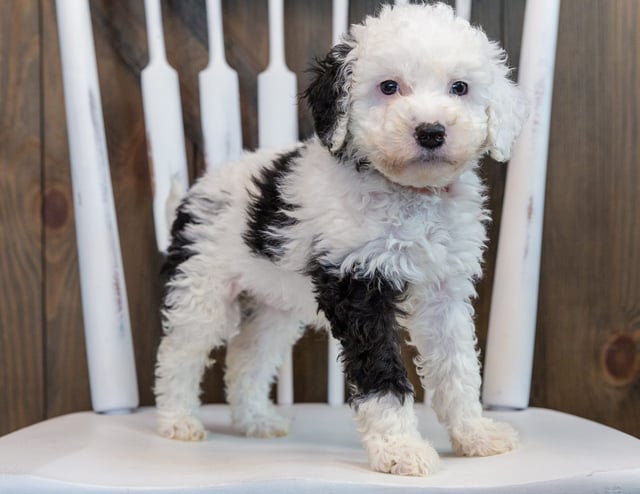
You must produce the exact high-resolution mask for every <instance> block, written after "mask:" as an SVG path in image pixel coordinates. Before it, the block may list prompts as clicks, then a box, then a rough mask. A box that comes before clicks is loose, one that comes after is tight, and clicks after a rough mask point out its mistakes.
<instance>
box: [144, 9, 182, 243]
mask: <svg viewBox="0 0 640 494" xmlns="http://www.w3.org/2000/svg"><path fill="white" fill-rule="evenodd" d="M144 7H145V18H146V24H147V39H148V43H149V64H148V65H147V66H146V67H145V68H144V69H143V70H142V73H141V88H142V104H143V108H144V124H145V128H146V133H147V149H148V156H149V168H150V175H151V177H152V185H153V219H154V224H155V229H156V242H157V244H158V249H159V250H160V252H166V251H167V248H168V246H169V234H170V231H171V224H172V223H173V217H174V214H175V209H176V207H177V205H178V203H179V201H180V199H181V197H182V196H183V195H184V194H185V193H186V191H187V189H188V188H189V173H188V169H187V158H186V151H185V144H184V133H183V128H182V104H181V102H180V86H179V82H178V74H177V72H176V71H175V70H174V69H173V67H171V66H170V65H169V63H168V62H167V57H166V53H165V45H164V35H163V30H162V12H161V9H160V0H145V2H144Z"/></svg>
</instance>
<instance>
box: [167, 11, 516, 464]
mask: <svg viewBox="0 0 640 494" xmlns="http://www.w3.org/2000/svg"><path fill="white" fill-rule="evenodd" d="M505 60H506V56H505V53H504V51H503V50H502V49H501V48H500V47H498V45H496V44H495V43H492V42H490V41H488V40H487V37H486V36H485V34H484V33H483V32H482V31H480V30H479V29H476V28H473V27H471V26H470V25H469V24H468V23H467V22H466V21H464V20H461V19H458V18H456V17H455V15H454V12H453V10H452V9H451V8H449V7H447V6H446V5H441V4H439V5H403V6H396V7H389V6H385V7H383V8H382V10H381V12H380V14H379V15H378V16H377V17H375V18H374V17H369V18H367V19H366V20H365V22H364V23H363V24H361V25H355V26H353V27H352V28H351V31H350V33H349V34H348V35H346V36H345V37H344V39H343V42H342V43H341V44H338V45H336V46H335V47H333V49H332V50H331V51H330V52H329V54H328V55H327V56H326V58H324V59H323V60H321V61H320V62H319V63H318V64H317V66H316V67H315V68H314V70H313V80H312V82H311V84H310V86H309V88H308V89H307V91H306V93H305V97H306V99H307V100H308V103H309V105H310V107H311V110H312V114H313V118H314V122H315V129H316V134H315V135H314V136H313V137H312V138H311V139H309V140H308V141H306V142H303V143H299V144H297V145H295V146H292V147H290V148H288V149H284V150H281V151H280V152H278V153H272V152H267V151H260V152H256V153H253V154H247V155H245V157H243V158H242V159H241V160H240V161H238V162H237V163H232V164H231V165H229V166H227V167H225V168H222V169H220V170H219V171H215V172H212V173H209V174H208V175H206V176H204V177H203V178H202V179H200V180H199V181H198V182H197V183H196V184H195V185H194V186H193V187H192V189H191V190H190V191H189V193H188V195H187V196H186V198H185V199H184V201H183V202H182V204H181V205H180V207H179V209H178V211H177V214H176V218H175V223H174V225H173V229H172V244H171V247H170V249H169V252H168V257H167V261H166V266H165V271H166V274H167V276H168V282H167V293H166V298H165V302H164V304H165V305H164V309H163V316H164V317H163V318H164V331H165V336H164V337H163V339H162V342H161V345H160V348H159V352H158V363H157V368H156V385H155V393H156V398H157V408H158V428H159V431H160V433H161V434H162V435H164V436H166V437H170V438H175V439H183V440H198V439H202V438H203V437H204V435H205V430H204V428H203V425H202V423H201V422H200V421H199V419H198V418H197V411H198V407H199V404H200V403H199V398H198V396H199V383H200V380H201V378H202V374H203V372H204V370H205V368H206V367H207V366H208V365H210V364H211V363H212V362H211V361H210V360H209V354H210V351H211V349H212V348H214V347H217V346H220V345H224V344H227V345H228V349H227V369H226V376H225V384H226V392H227V398H228V401H229V403H230V406H231V411H232V417H233V424H234V426H235V427H236V428H237V429H238V430H240V431H242V432H244V433H246V434H247V435H250V436H260V437H273V436H280V435H284V434H286V433H287V428H288V424H287V422H286V420H284V419H283V418H282V417H281V416H280V415H279V414H278V413H277V412H276V409H275V407H274V406H273V404H272V403H271V402H270V400H269V397H268V395H269V388H270V385H271V383H272V381H273V379H274V376H275V374H276V371H277V369H278V366H279V365H280V364H281V362H282V360H283V357H284V355H285V354H286V353H287V352H288V351H289V350H290V348H291V346H292V344H293V343H294V342H295V341H296V340H297V339H298V337H299V336H300V334H301V333H302V331H303V328H304V327H305V326H307V325H314V326H316V327H326V328H328V329H330V331H331V334H332V335H333V337H335V338H336V339H337V340H338V341H339V342H340V344H341V347H342V354H341V360H342V363H343V365H344V370H345V373H346V376H347V379H348V382H349V383H350V386H351V389H352V396H351V399H350V402H351V405H352V407H353V410H354V414H355V419H356V422H357V425H358V428H359V430H360V431H361V433H362V440H363V444H364V447H365V450H366V452H367V454H368V458H369V462H370V465H371V468H372V469H373V470H376V471H380V472H391V473H395V474H401V475H427V474H429V473H431V472H433V471H434V470H435V469H436V468H437V465H438V454H437V453H436V451H435V450H434V449H433V447H432V446H431V445H430V444H429V443H428V442H427V441H426V440H425V439H423V438H422V437H421V436H420V433H419V432H418V429H417V418H416V415H415V413H414V410H413V402H414V393H413V388H412V385H411V383H410V381H409V379H408V377H407V372H406V370H405V367H404V365H403V361H402V357H401V354H400V343H401V330H402V329H403V328H406V329H407V330H408V332H409V335H410V338H411V340H410V341H411V344H412V345H414V346H415V347H416V349H417V351H418V353H419V357H418V358H417V359H416V365H417V368H418V373H419V375H420V378H421V381H422V384H423V386H424V387H425V388H427V389H429V390H430V391H431V392H432V396H433V399H432V404H433V408H434V409H435V411H436V413H437V416H438V418H439V420H440V421H441V422H442V424H443V425H444V426H445V427H446V428H447V430H448V433H449V436H450V438H451V442H452V444H453V447H454V450H455V451H456V453H458V454H460V455H468V456H486V455H493V454H497V453H503V452H506V451H509V450H511V449H512V448H513V447H514V446H515V444H516V442H517V436H516V433H515V431H514V430H513V429H512V428H511V427H509V426H508V425H506V424H499V423H495V422H493V421H491V420H489V419H487V418H483V417H482V407H481V404H480V400H479V390H480V368H479V363H478V356H477V352H476V337H475V334H474V322H473V308H472V305H471V299H472V298H473V297H474V296H475V295H476V292H475V288H474V281H475V280H476V279H478V278H479V277H480V276H481V274H482V269H481V256H482V252H483V249H484V245H485V240H486V236H485V226H484V223H485V222H486V221H487V220H488V212H487V211H486V209H485V207H484V203H485V197H484V187H483V185H482V183H481V180H480V179H479V177H478V175H477V168H478V160H479V158H480V157H481V156H483V155H484V154H485V153H487V152H488V153H490V154H491V156H493V157H494V158H495V159H496V160H499V161H504V160H506V159H508V158H509V155H510V152H511V147H512V144H513V142H514V139H515V138H516V136H517V134H518V132H519V129H520V127H521V124H522V121H523V119H524V116H525V102H524V99H523V97H522V96H521V94H520V91H519V90H518V88H517V87H516V86H515V85H514V84H513V83H512V82H511V81H510V80H509V79H508V73H509V69H508V68H507V67H506V65H505ZM274 125H277V123H274Z"/></svg>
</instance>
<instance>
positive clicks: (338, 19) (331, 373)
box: [327, 0, 349, 405]
mask: <svg viewBox="0 0 640 494" xmlns="http://www.w3.org/2000/svg"><path fill="white" fill-rule="evenodd" d="M348 29H349V0H333V12H332V44H334V45H335V44H338V43H339V42H340V37H341V36H342V34H343V33H345V32H347V30H348ZM340 351H341V348H340V343H339V342H338V340H336V339H335V338H333V337H332V336H331V333H329V348H328V353H327V401H328V402H329V405H341V404H343V403H344V373H343V372H342V364H341V363H340V362H339V357H340Z"/></svg>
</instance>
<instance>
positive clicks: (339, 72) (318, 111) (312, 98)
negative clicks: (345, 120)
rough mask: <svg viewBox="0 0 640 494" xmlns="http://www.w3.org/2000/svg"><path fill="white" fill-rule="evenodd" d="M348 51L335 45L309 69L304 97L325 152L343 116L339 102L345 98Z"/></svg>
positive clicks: (345, 45)
mask: <svg viewBox="0 0 640 494" xmlns="http://www.w3.org/2000/svg"><path fill="white" fill-rule="evenodd" d="M351 50H352V47H351V46H349V45H348V44H346V43H340V44H337V45H335V46H334V47H333V48H332V49H331V51H329V53H328V54H327V55H326V57H325V58H323V59H322V60H316V63H315V65H314V66H313V67H311V68H310V69H309V72H310V73H311V74H312V79H311V83H310V84H309V87H308V88H307V89H306V91H305V92H304V97H305V98H306V100H307V102H308V104H309V107H310V108H311V114H312V116H313V122H314V125H315V129H316V133H317V134H318V137H319V138H320V140H321V141H322V143H323V144H324V145H325V146H327V147H328V148H331V140H332V137H333V132H334V130H335V128H336V125H337V123H338V120H339V119H340V117H342V116H344V115H343V114H344V110H343V109H341V108H340V104H341V102H342V101H343V100H344V99H345V98H348V95H347V94H345V89H344V85H345V82H346V76H347V73H348V71H347V70H345V67H344V65H345V59H346V57H347V55H348V53H349V52H350V51H351Z"/></svg>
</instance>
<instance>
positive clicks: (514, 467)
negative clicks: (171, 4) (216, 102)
mask: <svg viewBox="0 0 640 494" xmlns="http://www.w3.org/2000/svg"><path fill="white" fill-rule="evenodd" d="M338 3H341V2H336V4H338ZM557 3H558V0H544V1H543V0H536V2H529V4H530V5H531V9H529V6H528V7H527V8H528V11H527V14H526V21H525V24H526V26H525V38H524V41H523V54H522V57H521V64H524V67H527V69H526V70H523V69H522V68H521V73H520V74H521V83H522V84H523V86H524V87H525V88H526V87H527V85H528V84H530V83H531V81H532V80H535V81H538V82H540V81H543V82H544V84H542V85H538V86H537V87H538V89H540V88H542V90H541V91H542V94H541V97H540V99H539V100H538V101H539V102H540V105H539V106H537V107H536V108H535V109H534V111H535V112H536V116H537V120H536V121H537V124H538V125H537V126H536V127H535V128H533V126H530V127H529V128H527V129H525V131H524V134H523V137H522V139H521V142H520V144H519V148H520V151H519V152H518V151H517V152H516V154H515V155H514V159H513V160H512V163H511V168H510V171H509V178H508V183H507V188H508V190H507V193H506V198H505V201H511V206H510V207H509V208H507V207H505V210H510V211H521V212H523V214H525V215H526V214H527V207H526V203H525V206H524V207H522V206H521V205H520V206H519V205H518V202H519V199H520V197H522V194H523V190H525V191H526V192H527V193H530V194H531V197H535V198H536V200H538V201H540V203H541V202H542V199H543V194H544V186H543V184H544V167H545V162H546V139H547V134H548V120H549V115H550V94H551V80H552V78H551V74H552V69H553V57H554V55H553V53H554V49H555V47H554V44H553V39H555V34H554V31H555V29H556V24H557ZM343 6H344V5H343ZM460 10H463V9H462V8H461V9H460ZM336 11H340V12H343V13H344V12H345V10H344V9H343V8H342V9H338V8H336ZM466 11H467V12H468V9H466ZM541 12H542V13H544V14H545V15H547V16H548V17H546V18H544V19H543V18H541V17H540V13H541ZM554 12H555V17H554ZM58 15H59V28H60V33H61V45H62V51H63V63H64V65H65V68H64V70H65V76H64V77H65V81H64V82H65V92H66V94H74V95H76V96H77V97H75V98H67V103H68V104H73V103H77V104H78V105H79V106H74V107H73V108H70V107H69V106H68V107H67V113H68V115H72V116H71V117H70V118H69V124H68V125H69V133H70V146H71V150H72V153H71V158H72V167H73V180H74V187H82V188H83V189H82V190H83V191H86V192H88V194H85V201H84V202H83V203H82V204H76V217H77V221H78V223H79V225H78V242H79V250H80V251H81V254H80V263H81V270H82V283H83V288H82V289H83V299H84V300H85V304H84V305H85V313H84V315H85V326H87V329H86V331H87V345H88V353H89V356H90V359H89V360H90V377H91V386H92V400H93V404H94V409H95V410H96V411H99V412H102V413H94V412H82V413H74V414H69V415H65V416H62V417H57V418H54V419H50V420H47V421H45V422H42V423H39V424H36V425H33V426H30V427H27V428H25V429H22V430H19V431H17V432H14V433H12V434H9V435H7V436H5V437H3V438H0V493H3V494H13V493H35V492H38V493H41V492H42V493H44V492H48V493H92V492H95V493H106V492H116V493H118V492H119V493H124V492H127V493H136V492H140V493H142V492H171V493H174V492H175V493H178V492H179V493H192V492H193V493H204V492H237V493H245V492H246V493H253V492H273V493H282V492H318V491H326V492H348V493H356V492H362V493H370V492H389V491H391V490H392V489H397V490H398V491H400V492H406V493H412V492H416V493H417V492H420V493H429V492H446V493H449V494H451V493H480V492H491V493H554V492H555V493H586V492H602V493H604V492H607V493H613V492H615V493H638V492H640V440H638V439H636V438H633V437H631V436H629V435H626V434H623V433H621V432H618V431H616V430H614V429H611V428H608V427H605V426H602V425H600V424H597V423H594V422H591V421H587V420H584V419H581V418H577V417H573V416H570V415H566V414H563V413H559V412H555V411H551V410H544V409H537V408H527V404H528V394H529V380H530V372H531V353H532V334H533V327H534V326H535V299H536V296H535V293H536V292H537V270H538V263H539V256H536V255H530V256H528V258H529V259H530V263H529V264H526V265H522V264H521V265H519V266H517V269H514V266H513V263H514V262H521V261H520V259H522V256H512V255H511V254H510V252H511V250H512V249H519V248H521V247H522V242H525V241H528V242H532V244H531V245H530V247H531V248H533V249H534V250H536V249H537V250H536V251H537V252H538V253H539V242H540V231H541V230H540V228H539V227H540V225H541V213H540V212H538V213H537V215H536V217H535V218H534V219H533V221H534V223H533V224H534V226H533V230H531V231H533V232H534V233H531V231H530V234H529V236H527V237H526V238H525V240H522V239H521V238H520V228H519V226H520V224H521V223H522V222H523V221H522V218H518V217H517V214H514V215H513V217H511V218H506V217H505V218H504V220H503V227H502V240H501V246H500V254H499V256H500V260H499V261H498V267H497V269H498V273H497V274H496V287H495V289H494V290H501V291H503V292H504V293H506V294H509V296H517V295H518V294H519V295H520V298H511V299H509V303H508V304H507V306H505V307H499V306H495V307H493V308H492V314H493V315H492V323H491V328H490V332H491V336H490V341H489V348H488V350H487V359H488V361H487V362H486V364H485V368H486V372H485V388H484V400H485V403H488V404H489V405H493V406H494V408H499V409H495V410H490V411H488V412H487V415H488V416H490V417H494V418H496V419H499V420H503V421H505V422H509V423H511V424H513V425H514V426H515V428H516V429H517V430H518V431H519V432H520V436H521V441H522V444H521V446H520V447H519V448H518V449H517V450H516V451H514V452H511V453H509V454H505V455H500V456H494V457H488V458H458V457H455V456H454V455H453V452H452V450H451V447H450V445H449V442H448V438H447V434H446V432H445V430H444V429H443V428H442V427H441V426H440V425H439V424H438V423H437V420H436V418H435V416H434V414H433V413H432V412H431V411H430V410H429V409H428V407H426V406H424V405H416V407H417V409H418V415H419V418H420V423H421V429H422V432H423V433H424V434H425V436H426V437H428V438H429V439H430V440H432V442H433V444H434V446H435V447H436V449H437V450H438V451H439V452H440V453H441V456H442V458H443V461H442V469H441V471H440V472H438V473H437V474H435V475H433V476H431V477H428V478H404V477H398V476H392V475H386V474H380V473H374V472H371V471H370V470H369V467H368V464H367V460H366V457H365V453H364V451H363V449H362V447H361V445H360V440H359V436H358V433H357V431H356V429H355V426H354V423H353V420H352V419H351V413H350V410H349V409H348V407H347V406H346V405H344V404H342V398H341V397H342V392H341V388H340V383H341V377H340V374H339V373H336V372H335V369H332V370H331V371H330V373H331V374H332V375H333V376H334V377H330V379H329V380H330V382H331V383H333V384H332V386H335V387H334V389H333V391H332V392H330V393H329V396H330V399H329V401H330V403H329V404H296V405H289V404H283V403H287V402H288V401H289V400H290V394H289V392H284V393H283V394H282V395H281V396H279V400H278V401H279V403H280V404H281V407H282V411H283V413H284V414H286V415H288V416H290V417H291V419H292V429H291V434H290V435H289V436H288V437H285V438H278V439H269V440H265V439H251V438H245V437H240V436H239V435H237V434H236V433H234V432H233V431H232V429H231V424H230V413H229V410H228V408H227V407H226V406H225V405H206V406H204V407H203V410H202V418H203V421H204V423H205V425H206V426H207V428H208V430H209V431H210V435H209V437H208V439H207V440H206V441H203V442H199V443H186V442H177V441H169V440H166V439H163V438H161V437H160V436H159V435H158V434H157V433H156V431H155V412H154V409H153V408H141V409H136V408H137V389H136V384H135V374H134V371H133V369H134V367H133V365H132V362H133V356H132V353H131V338H130V333H129V330H128V324H129V323H128V313H127V309H126V302H125V301H126V297H125V296H124V294H125V293H126V292H125V291H124V282H123V281H122V276H121V272H122V271H121V269H122V268H121V261H120V257H119V247H118V239H117V228H115V215H114V214H113V204H112V202H111V201H112V199H111V197H110V194H111V191H110V183H109V179H108V177H109V174H108V163H107V161H106V151H105V145H104V132H103V130H102V115H101V110H100V105H99V102H100V98H99V93H98V92H97V91H98V88H97V76H96V74H95V54H93V48H92V42H91V40H92V39H91V26H90V20H89V13H88V6H87V3H86V2H85V1H78V0H58ZM67 15H69V16H70V17H66V16H67ZM343 19H344V16H343ZM541 20H543V22H542V23H541V24H540V23H539V21H541ZM69 23H72V24H69ZM341 24H344V20H343V21H340V20H338V21H336V24H335V25H338V26H340V25H341ZM545 29H546V30H545ZM64 33H66V35H64ZM63 35H64V36H67V37H66V38H65V37H64V36H63ZM82 36H86V37H85V38H83V37H82ZM536 37H538V38H540V39H536ZM83 39H84V41H85V42H82V40H83ZM541 40H543V41H544V40H546V41H545V42H542V41H541ZM74 49H75V50H77V51H76V52H75V54H74V53H72V51H71V50H74ZM74 57H75V58H74ZM539 57H541V58H539ZM527 64H530V65H527ZM539 94H540V93H539ZM78 95H87V97H86V98H84V97H82V96H78ZM83 105H84V106H83ZM70 110H71V111H70ZM86 130H88V131H89V132H88V133H87V134H85V136H84V138H82V139H78V135H80V134H76V133H80V132H82V131H86ZM180 138H181V137H180ZM83 143H84V145H85V146H84V147H81V144H83ZM518 153H519V154H518ZM523 153H526V154H527V159H528V160H529V161H528V163H529V166H528V167H519V166H518V161H519V160H522V158H521V156H523ZM79 163H82V164H83V167H82V168H81V167H79V166H78V164H79ZM532 163H533V164H535V166H531V164H532ZM528 171H531V172H532V173H533V175H531V176H527V175H526V173H528ZM158 173H160V174H162V173H163V172H162V171H161V170H160V171H159V172H158ZM173 175H175V172H174V173H173ZM171 177H172V175H171V174H170V173H169V171H165V174H164V178H163V179H165V180H168V181H169V182H170V181H171ZM541 184H542V185H541ZM523 188H524V189H523ZM169 189H170V188H169ZM169 189H167V190H169ZM91 191H95V193H93V195H94V196H95V199H96V201H95V202H93V203H92V201H91V200H89V198H90V197H91V193H92V192H91ZM524 197H527V198H528V197H530V196H529V195H525V196H524ZM536 232H537V233H536ZM92 235H101V237H100V240H101V242H100V243H101V244H103V245H104V246H105V250H104V251H102V252H99V253H98V256H97V257H96V258H95V259H92V258H91V254H92V252H91V250H90V249H83V242H88V241H89V239H90V238H91V236H92ZM93 245H95V244H93ZM516 258H517V260H516V261H514V259H516ZM94 261H97V267H96V266H95V265H94V264H95V263H94ZM114 272H115V273H119V274H118V276H116V278H115V280H116V284H114V283H113V280H114V277H113V273H114ZM514 273H516V275H515V276H514ZM521 273H525V274H526V277H524V278H523V276H521ZM509 274H511V276H509ZM114 286H116V287H117V288H114ZM95 293H98V294H99V295H100V296H101V297H102V298H101V299H100V300H101V302H102V303H101V304H100V307H101V310H102V312H97V311H95V312H92V311H93V310H94V309H92V307H91V305H92V304H89V303H87V301H88V300H91V297H92V296H94V294H95ZM505 296H506V295H505ZM494 298H496V297H494ZM93 305H95V304H93ZM514 307H515V308H517V309H518V310H517V311H514V310H513V309H514ZM501 311H505V312H501ZM496 314H498V315H496ZM505 319H506V320H507V321H508V323H509V325H510V330H511V331H515V330H517V331H518V335H519V336H518V337H517V338H515V339H510V341H512V342H513V345H514V346H513V347H509V348H501V347H499V346H498V345H500V344H501V343H502V342H503V341H504V340H503V339H502V338H500V337H499V335H500V332H501V331H503V328H501V327H500V326H498V325H497V321H499V320H500V321H502V320H505ZM95 348H99V350H100V352H94V350H95ZM333 351H334V352H335V349H334V350H333ZM504 354H507V355H516V356H517V359H516V360H517V361H516V362H509V361H505V360H504V359H502V358H501V356H502V355H504ZM105 355H106V356H107V357H106V358H105ZM101 358H103V360H101ZM333 358H334V359H335V357H333ZM114 369H118V370H119V371H120V373H116V372H115V370H114ZM280 383H284V384H285V386H282V387H283V388H284V389H285V390H286V389H290V376H286V375H285V376H282V375H281V379H280ZM133 409H136V410H135V411H133V412H132V413H125V412H131V411H132V410H133Z"/></svg>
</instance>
